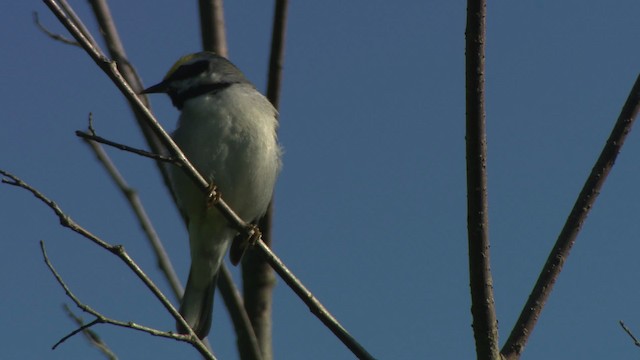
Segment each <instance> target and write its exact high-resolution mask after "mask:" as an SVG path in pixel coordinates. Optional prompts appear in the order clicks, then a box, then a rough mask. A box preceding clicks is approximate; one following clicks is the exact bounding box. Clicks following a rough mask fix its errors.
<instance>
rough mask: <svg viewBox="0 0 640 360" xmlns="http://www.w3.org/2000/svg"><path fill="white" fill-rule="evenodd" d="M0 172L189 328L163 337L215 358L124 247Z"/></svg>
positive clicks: (1, 171) (9, 174) (11, 175)
mask: <svg viewBox="0 0 640 360" xmlns="http://www.w3.org/2000/svg"><path fill="white" fill-rule="evenodd" d="M0 174H1V175H3V176H6V178H3V179H2V181H1V182H2V183H5V184H8V185H13V186H17V187H20V188H22V189H25V190H27V191H29V192H30V193H31V194H32V195H33V196H35V197H36V198H37V199H38V200H40V201H42V202H43V203H45V204H46V205H47V206H48V207H49V208H50V209H51V210H53V212H54V213H55V214H56V216H57V217H58V219H59V220H60V225H62V226H63V227H66V228H68V229H70V230H72V231H74V232H76V233H78V234H79V235H81V236H83V237H84V238H86V239H88V240H90V241H92V242H93V243H94V244H96V245H98V246H100V247H101V248H103V249H105V250H107V251H109V252H111V253H112V254H114V255H116V256H117V257H118V258H119V259H120V260H122V261H123V262H124V263H125V265H126V266H127V267H128V268H129V269H130V270H131V271H133V272H134V273H135V274H136V276H137V277H138V278H139V279H140V280H142V282H143V283H144V284H145V286H146V287H147V288H148V289H149V290H150V291H151V292H152V293H153V294H154V295H155V297H156V298H157V299H158V300H159V301H160V303H161V304H162V305H163V306H164V308H165V309H166V310H167V311H168V312H169V313H170V314H171V315H172V316H173V318H174V319H176V321H179V322H180V323H182V325H183V326H185V328H186V329H188V330H189V334H188V335H177V334H171V333H168V334H171V336H165V337H171V338H174V339H176V340H180V341H184V342H188V343H190V344H192V345H193V346H194V347H195V348H196V349H197V350H198V351H199V352H200V354H202V355H203V356H204V357H206V358H207V359H215V358H214V357H213V355H212V354H211V352H210V351H209V350H208V349H207V348H206V346H205V345H204V344H203V343H202V341H200V339H198V337H197V336H196V334H195V333H194V332H193V330H191V328H190V327H189V326H188V325H187V323H186V321H185V320H184V319H183V318H182V316H180V314H179V313H178V311H177V310H176V309H175V308H174V307H173V305H172V304H171V302H170V301H169V300H168V299H167V298H166V296H164V294H163V293H162V292H161V291H160V289H159V288H158V287H157V286H156V284H155V283H154V282H153V281H152V280H151V279H150V278H149V277H148V276H147V274H145V273H144V271H142V269H141V268H140V267H139V266H138V264H136V263H135V261H133V259H132V258H131V257H130V256H129V254H128V253H127V252H126V251H125V249H124V247H123V246H122V245H111V244H109V243H107V242H106V241H104V240H102V239H100V238H99V237H97V236H96V235H94V234H92V233H91V232H89V231H88V230H86V229H85V228H83V227H82V226H80V225H79V224H78V223H76V222H75V221H74V220H73V219H72V218H71V217H70V216H69V215H67V214H66V213H65V212H64V211H62V209H61V208H60V207H59V206H58V204H56V203H55V202H54V201H53V200H51V199H49V198H47V197H46V196H44V195H43V194H42V193H41V192H40V191H38V190H37V189H35V188H34V187H32V186H30V185H29V184H27V183H25V182H24V181H22V180H21V179H20V178H18V177H17V176H15V175H13V174H11V173H9V172H7V171H5V170H2V169H0ZM67 289H68V288H65V291H66V290H67ZM69 293H70V291H69ZM80 308H81V309H82V310H84V311H86V309H89V307H87V306H84V307H80ZM94 315H96V314H94ZM127 324H128V323H127ZM114 325H119V326H122V325H121V324H114ZM135 328H136V329H137V330H143V331H147V332H150V331H151V332H152V331H156V330H154V329H150V328H147V327H143V326H140V325H136V327H135ZM154 335H158V336H164V335H162V334H159V333H158V334H155V333H154Z"/></svg>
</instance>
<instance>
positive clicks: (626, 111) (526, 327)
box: [502, 75, 640, 359]
mask: <svg viewBox="0 0 640 360" xmlns="http://www.w3.org/2000/svg"><path fill="white" fill-rule="evenodd" d="M639 110H640V75H639V76H638V78H637V79H636V82H635V84H634V85H633V88H632V89H631V92H630V93H629V96H628V98H627V101H626V102H625V104H624V106H623V107H622V111H621V112H620V116H619V117H618V120H617V121H616V123H615V125H614V127H613V130H612V131H611V134H610V135H609V139H607V142H606V144H605V145H604V148H603V149H602V152H601V153H600V156H599V157H598V160H597V161H596V163H595V165H594V166H593V168H592V169H591V174H589V177H588V178H587V180H586V181H585V183H584V186H583V187H582V191H580V195H578V198H577V199H576V202H575V204H574V205H573V209H571V213H569V216H568V217H567V220H566V222H565V224H564V227H563V228H562V231H561V232H560V234H559V235H558V239H557V240H556V243H555V245H554V247H553V249H552V250H551V253H550V254H549V257H548V258H547V261H546V263H545V264H544V267H543V268H542V271H541V272H540V275H539V276H538V280H537V281H536V284H535V286H534V287H533V290H532V291H531V294H530V295H529V298H528V299H527V302H526V304H525V305H524V307H523V308H522V312H521V313H520V317H519V318H518V321H517V322H516V324H515V325H514V327H513V330H511V334H510V335H509V338H508V339H507V342H506V343H505V344H504V347H503V348H502V354H503V355H504V357H505V358H506V359H518V358H519V357H520V354H521V353H522V351H523V350H524V347H525V345H526V343H527V340H528V339H529V335H531V333H532V332H533V328H534V327H535V325H536V322H537V320H538V317H539V316H540V313H541V312H542V308H543V307H544V305H545V304H546V302H547V299H548V298H549V294H551V290H553V285H554V284H555V282H556V279H557V278H558V276H559V275H560V271H562V266H563V265H564V262H565V260H566V259H567V257H568V256H569V252H570V251H571V247H572V246H573V244H574V243H575V241H576V238H577V237H578V233H579V232H580V229H581V228H582V224H583V223H584V221H585V220H586V219H587V215H588V214H589V211H590V210H591V207H592V206H593V204H594V203H595V201H596V198H597V197H598V195H599V194H600V189H601V188H602V186H603V185H604V182H605V180H606V179H607V176H608V175H609V172H611V169H612V168H613V164H614V163H615V160H616V157H617V156H618V153H619V152H620V149H621V148H622V145H624V141H625V139H626V137H627V135H628V134H629V132H630V131H631V127H632V125H633V122H634V121H635V118H636V116H637V115H638V111H639Z"/></svg>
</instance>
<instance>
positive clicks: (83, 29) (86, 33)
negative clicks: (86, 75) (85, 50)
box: [60, 0, 102, 52]
mask: <svg viewBox="0 0 640 360" xmlns="http://www.w3.org/2000/svg"><path fill="white" fill-rule="evenodd" d="M60 7H61V8H62V10H63V11H64V12H65V13H66V14H67V16H68V17H69V20H70V21H71V22H72V23H73V24H74V25H75V26H76V27H77V28H78V30H79V31H80V32H81V33H82V35H83V36H84V37H85V38H86V39H87V41H88V42H89V43H90V44H91V46H93V47H94V48H96V49H98V51H99V52H102V50H100V45H98V42H97V41H96V39H94V38H93V36H91V33H90V32H89V30H88V29H87V27H86V26H85V25H84V24H83V23H82V21H80V17H78V15H77V14H76V12H75V11H74V10H73V8H72V7H71V5H69V3H68V2H67V0H60Z"/></svg>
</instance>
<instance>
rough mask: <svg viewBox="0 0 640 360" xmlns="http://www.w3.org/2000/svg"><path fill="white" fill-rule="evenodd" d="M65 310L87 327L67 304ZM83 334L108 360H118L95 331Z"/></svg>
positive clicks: (77, 322) (86, 331) (87, 331)
mask: <svg viewBox="0 0 640 360" xmlns="http://www.w3.org/2000/svg"><path fill="white" fill-rule="evenodd" d="M43 246H44V245H43ZM45 258H46V255H45ZM63 309H64V311H65V312H66V313H67V315H68V316H69V317H70V318H71V320H73V321H74V322H75V323H76V324H77V325H78V326H84V325H85V323H84V321H83V320H82V319H81V318H80V317H79V316H77V315H76V314H74V313H73V311H71V309H70V308H69V306H67V304H64V305H63ZM82 334H83V335H84V337H85V338H86V339H87V341H89V343H90V344H91V346H93V347H95V348H96V349H98V351H100V352H101V353H102V354H103V355H104V356H105V357H106V358H107V359H109V360H117V359H118V357H117V356H116V354H115V353H114V352H113V351H112V350H111V348H109V346H108V345H107V344H106V343H105V342H104V341H103V340H102V338H100V336H99V335H98V334H97V333H96V332H95V331H93V330H91V329H89V328H86V329H84V330H83V331H82ZM56 346H57V344H56Z"/></svg>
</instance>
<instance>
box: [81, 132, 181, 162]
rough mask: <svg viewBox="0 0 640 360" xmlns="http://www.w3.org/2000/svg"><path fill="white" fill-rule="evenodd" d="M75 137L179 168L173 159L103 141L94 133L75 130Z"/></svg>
mask: <svg viewBox="0 0 640 360" xmlns="http://www.w3.org/2000/svg"><path fill="white" fill-rule="evenodd" d="M76 136H78V137H80V138H83V139H84V140H87V141H94V142H98V143H101V144H105V145H109V146H111V147H114V148H116V149H120V150H123V151H128V152H130V153H134V154H136V155H140V156H144V157H148V158H150V159H154V160H157V161H163V162H168V163H172V164H175V165H176V166H179V164H178V162H177V161H176V160H175V159H173V158H171V157H168V156H164V155H160V154H154V153H151V152H148V151H146V150H142V149H136V148H133V147H131V146H128V145H124V144H120V143H117V142H114V141H111V140H107V139H105V138H103V137H100V136H97V135H95V133H94V134H90V133H86V132H84V131H80V130H76Z"/></svg>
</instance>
